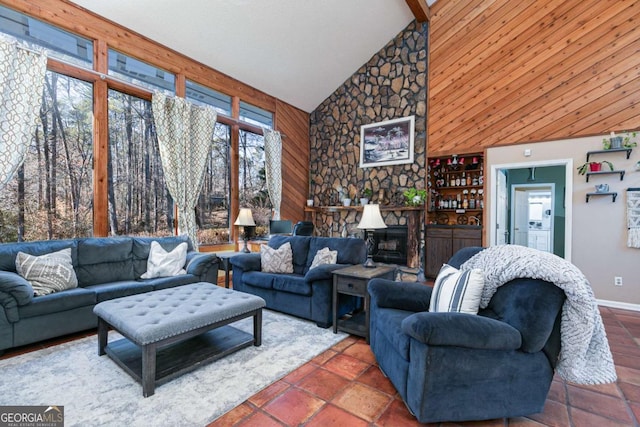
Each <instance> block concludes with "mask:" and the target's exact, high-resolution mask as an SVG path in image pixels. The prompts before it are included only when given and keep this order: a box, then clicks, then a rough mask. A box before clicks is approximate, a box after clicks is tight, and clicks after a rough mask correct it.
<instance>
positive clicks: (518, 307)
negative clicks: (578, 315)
mask: <svg viewBox="0 0 640 427" xmlns="http://www.w3.org/2000/svg"><path fill="white" fill-rule="evenodd" d="M564 300H565V295H564V292H563V291H562V289H560V288H558V287H557V286H555V285H554V284H552V283H549V282H544V281H542V280H535V279H515V280H512V281H511V282H509V283H507V284H505V285H502V286H500V287H499V288H498V290H497V291H496V293H495V294H494V295H493V297H492V298H491V301H490V302H489V305H488V306H487V308H486V309H485V310H482V311H481V312H479V313H478V314H480V315H482V316H486V317H491V318H493V319H497V320H500V321H502V322H505V323H508V324H509V325H511V326H513V327H514V328H516V329H517V330H519V331H520V334H522V348H521V350H522V351H525V352H527V353H535V352H538V351H540V350H542V348H543V347H544V345H545V343H546V342H547V340H548V339H549V337H550V336H551V333H552V331H553V325H554V322H555V320H556V313H558V311H560V310H561V309H562V305H563V303H564Z"/></svg>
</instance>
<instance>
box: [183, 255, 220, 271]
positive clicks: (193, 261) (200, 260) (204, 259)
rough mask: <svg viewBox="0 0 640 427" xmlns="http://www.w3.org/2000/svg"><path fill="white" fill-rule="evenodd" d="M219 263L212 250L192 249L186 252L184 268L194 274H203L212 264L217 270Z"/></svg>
mask: <svg viewBox="0 0 640 427" xmlns="http://www.w3.org/2000/svg"><path fill="white" fill-rule="evenodd" d="M219 263H220V260H218V257H217V256H216V254H214V253H213V252H196V251H193V252H189V253H187V267H186V269H185V270H186V271H187V273H189V274H193V275H195V276H204V275H206V274H207V272H208V271H209V269H211V268H212V267H213V266H215V267H216V272H217V269H218V265H219Z"/></svg>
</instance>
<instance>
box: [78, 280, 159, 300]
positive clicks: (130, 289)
mask: <svg viewBox="0 0 640 427" xmlns="http://www.w3.org/2000/svg"><path fill="white" fill-rule="evenodd" d="M85 289H89V290H92V291H94V292H95V293H96V302H102V301H107V300H110V299H114V298H120V297H128V296H129V295H135V294H140V293H143V292H151V291H152V290H153V285H152V284H151V283H145V282H139V281H135V280H124V281H120V282H116V283H101V284H99V285H91V286H86V287H85Z"/></svg>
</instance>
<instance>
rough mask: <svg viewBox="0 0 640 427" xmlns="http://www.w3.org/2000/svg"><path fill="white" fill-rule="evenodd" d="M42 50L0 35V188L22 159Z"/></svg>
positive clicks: (42, 68) (37, 96)
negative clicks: (25, 47)
mask: <svg viewBox="0 0 640 427" xmlns="http://www.w3.org/2000/svg"><path fill="white" fill-rule="evenodd" d="M46 71H47V57H46V55H45V54H40V53H37V52H32V51H29V50H26V49H24V48H21V47H19V46H18V45H17V44H16V43H12V42H8V41H6V40H1V39H0V189H2V188H3V187H4V186H5V185H6V184H7V183H8V182H9V181H11V178H13V175H14V174H15V173H16V171H17V170H18V168H19V167H20V166H21V165H22V163H23V162H24V158H25V155H26V153H27V149H28V148H29V144H30V142H31V139H32V138H33V133H34V131H35V128H36V123H37V119H38V110H39V109H40V105H41V103H42V88H43V87H44V75H45V73H46Z"/></svg>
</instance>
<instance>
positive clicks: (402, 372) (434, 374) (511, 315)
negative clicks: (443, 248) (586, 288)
mask: <svg viewBox="0 0 640 427" xmlns="http://www.w3.org/2000/svg"><path fill="white" fill-rule="evenodd" d="M481 250H482V248H479V247H472V248H464V249H461V250H460V251H458V252H456V253H455V254H454V256H453V257H452V258H451V259H450V260H449V262H448V264H449V265H451V266H453V267H456V268H459V267H460V265H461V264H462V263H464V261H466V260H467V259H468V258H470V257H471V256H473V255H474V254H476V253H477V252H479V251H481ZM368 289H369V293H370V294H371V314H370V319H371V323H370V328H371V329H370V334H371V350H372V351H373V353H374V355H375V357H376V360H377V361H378V365H379V366H380V369H381V370H382V371H383V372H384V373H385V374H386V375H387V376H388V377H389V379H390V380H391V382H392V383H393V385H394V386H395V388H396V390H398V393H399V394H400V396H401V397H402V399H403V400H404V402H405V403H406V405H407V407H408V408H409V409H410V411H411V412H412V413H413V414H414V415H415V416H416V418H417V419H418V421H420V422H422V423H435V422H442V421H449V422H456V421H468V420H486V419H493V418H503V417H519V416H524V415H529V414H533V413H537V412H541V411H542V409H543V407H544V403H545V400H546V397H547V393H548V392H549V387H550V385H551V381H552V379H553V375H554V368H555V366H556V363H557V360H558V354H559V351H560V316H561V309H562V305H563V303H564V300H565V294H564V292H563V291H562V290H561V289H560V288H558V287H557V286H555V285H553V284H552V283H549V282H545V281H542V280H536V279H528V278H520V279H515V280H512V281H510V282H508V283H506V284H504V285H502V286H501V287H499V288H498V290H497V291H496V293H495V294H494V295H493V297H492V298H491V300H490V301H489V304H488V306H487V307H486V308H485V309H481V310H480V311H479V312H478V315H472V314H466V313H431V312H429V311H428V310H429V303H430V299H431V291H432V288H431V287H429V286H426V285H422V284H418V283H408V282H407V283H402V282H391V281H387V280H382V279H374V280H372V281H371V282H369V285H368Z"/></svg>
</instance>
